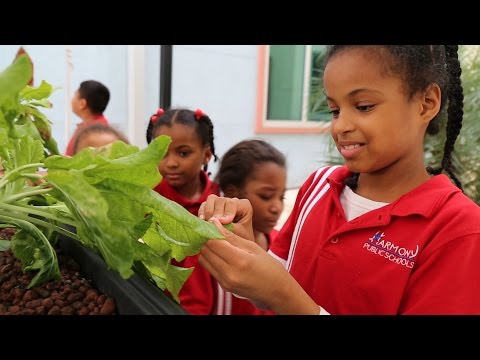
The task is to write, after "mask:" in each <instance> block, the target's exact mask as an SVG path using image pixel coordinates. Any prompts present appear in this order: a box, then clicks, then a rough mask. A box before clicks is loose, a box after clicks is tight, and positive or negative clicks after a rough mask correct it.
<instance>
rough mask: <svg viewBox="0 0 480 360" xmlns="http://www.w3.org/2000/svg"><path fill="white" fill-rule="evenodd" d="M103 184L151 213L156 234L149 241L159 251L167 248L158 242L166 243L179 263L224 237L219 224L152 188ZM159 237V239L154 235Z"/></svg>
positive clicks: (146, 240)
mask: <svg viewBox="0 0 480 360" xmlns="http://www.w3.org/2000/svg"><path fill="white" fill-rule="evenodd" d="M102 185H103V186H105V187H108V188H110V189H112V190H113V191H114V192H115V193H117V194H124V195H125V196H127V197H129V198H130V201H131V202H138V203H140V204H142V206H144V212H145V213H151V214H152V215H153V217H154V220H155V222H156V224H155V226H156V231H155V232H152V231H151V232H148V236H147V237H146V238H145V239H144V240H145V242H146V243H147V244H148V245H149V246H151V247H152V248H156V249H159V250H160V249H164V248H165V244H158V243H157V242H158V241H161V242H166V243H167V244H168V246H169V247H170V249H171V252H172V257H173V258H175V259H176V260H178V261H181V260H183V259H184V258H185V257H186V256H191V255H195V254H197V253H198V252H199V251H200V248H201V247H202V245H203V244H204V243H205V242H206V241H207V240H208V239H220V238H223V236H222V235H221V234H220V232H219V231H218V229H217V228H216V227H215V225H213V224H212V223H209V222H206V221H204V220H201V219H199V218H198V217H197V216H195V215H192V214H190V213H189V212H188V211H187V210H186V209H185V208H184V207H183V206H181V205H179V204H177V203H176V202H174V201H171V200H169V199H167V198H165V197H163V196H161V195H159V194H158V193H157V192H155V191H154V190H152V189H150V188H147V187H144V186H143V187H141V186H136V185H132V184H125V183H122V182H118V181H114V180H105V181H104V182H103V183H102ZM118 210H119V211H120V210H121V209H118ZM155 234H156V235H157V236H154V235H155Z"/></svg>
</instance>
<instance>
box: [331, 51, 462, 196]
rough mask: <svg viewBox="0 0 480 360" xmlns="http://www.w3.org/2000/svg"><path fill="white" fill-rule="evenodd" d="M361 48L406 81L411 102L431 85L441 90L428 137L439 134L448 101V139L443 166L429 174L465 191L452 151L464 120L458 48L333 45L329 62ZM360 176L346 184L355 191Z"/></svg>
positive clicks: (355, 174)
mask: <svg viewBox="0 0 480 360" xmlns="http://www.w3.org/2000/svg"><path fill="white" fill-rule="evenodd" d="M358 47H365V48H368V50H371V51H370V54H374V55H376V56H379V57H381V58H382V60H383V64H385V69H384V71H385V72H386V73H389V74H393V75H396V76H399V77H400V78H401V79H402V80H403V83H404V85H405V91H406V93H407V96H408V97H409V99H412V98H413V97H414V96H415V95H416V94H418V93H420V92H423V91H425V90H426V89H427V88H428V87H429V86H430V85H431V84H432V83H436V84H437V85H438V86H439V87H440V90H441V104H440V111H439V113H438V114H437V115H436V116H435V117H434V118H433V119H432V120H431V121H430V123H429V124H428V127H427V134H429V135H436V134H438V132H439V131H440V119H441V117H442V115H443V108H444V107H445V103H447V100H448V109H447V115H448V117H447V125H446V140H445V146H444V150H443V159H442V163H441V165H440V166H439V167H438V168H432V167H430V166H429V167H427V171H428V173H429V174H431V175H437V174H440V173H442V172H443V171H445V172H446V173H447V174H448V175H449V176H450V178H451V179H452V180H453V182H454V183H455V185H456V186H457V187H459V188H460V189H462V184H461V182H460V180H459V179H458V177H457V175H456V174H455V169H454V168H453V165H452V152H453V149H454V147H455V141H456V140H457V137H458V135H459V133H460V129H461V128H462V119H463V87H462V84H461V80H460V75H461V73H462V69H461V67H460V61H459V59H458V45H334V46H330V47H329V49H328V55H327V62H328V60H329V59H330V58H332V57H333V56H334V55H335V54H338V53H340V52H342V51H344V50H347V49H351V48H358ZM358 177H359V174H358V173H354V174H353V175H352V176H351V177H350V178H348V179H346V180H345V184H346V185H348V186H349V187H351V188H352V189H355V188H356V187H357V182H358Z"/></svg>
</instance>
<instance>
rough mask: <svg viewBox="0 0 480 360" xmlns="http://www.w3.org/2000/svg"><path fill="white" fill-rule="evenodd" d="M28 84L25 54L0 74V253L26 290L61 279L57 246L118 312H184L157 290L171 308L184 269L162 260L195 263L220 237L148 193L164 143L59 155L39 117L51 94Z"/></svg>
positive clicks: (29, 73)
mask: <svg viewBox="0 0 480 360" xmlns="http://www.w3.org/2000/svg"><path fill="white" fill-rule="evenodd" d="M31 76H32V67H31V62H30V61H29V60H28V55H26V54H24V55H21V56H20V57H18V59H16V61H15V62H14V63H13V64H12V65H11V66H9V67H8V68H7V69H6V70H4V71H3V72H2V73H0V161H1V166H2V168H3V170H2V175H1V176H0V227H2V228H6V227H13V228H16V232H15V235H14V236H13V237H12V239H11V241H9V242H7V241H0V249H11V251H13V253H14V255H15V257H16V258H18V259H19V260H21V263H22V270H23V271H25V272H33V273H34V274H35V276H34V277H33V278H32V280H31V282H30V283H29V284H28V288H33V287H35V286H38V285H41V284H44V283H46V282H49V281H55V280H58V279H59V278H60V276H61V274H60V271H59V267H58V261H57V255H56V251H55V247H56V246H57V247H60V248H62V249H63V251H65V252H66V253H68V254H71V255H73V256H75V257H76V259H77V261H79V262H80V265H81V267H82V270H84V271H86V272H87V273H89V274H90V275H93V276H95V274H97V275H98V276H97V279H96V280H95V279H93V280H94V281H95V282H96V283H98V284H100V286H102V287H103V288H104V289H106V290H104V291H105V292H108V291H110V292H116V293H117V294H116V297H117V298H122V299H124V304H123V305H120V306H119V305H118V304H117V307H118V308H119V309H121V308H123V309H124V313H183V311H182V310H181V308H180V306H179V305H178V304H176V303H174V302H173V301H170V299H169V298H168V297H167V296H166V295H164V293H163V291H162V290H165V289H166V290H168V292H169V293H170V294H171V295H172V297H173V299H174V300H176V301H178V293H179V291H180V289H181V287H182V285H183V283H184V282H185V280H186V279H187V278H188V276H189V275H190V273H191V271H192V269H184V268H179V267H176V266H174V265H172V264H171V259H172V258H173V259H175V260H177V261H180V260H182V259H184V258H185V257H186V256H190V255H193V254H196V253H198V252H199V250H200V248H201V246H202V245H203V243H204V242H205V241H206V240H207V239H210V238H221V237H222V236H221V234H220V233H219V232H218V230H217V229H216V228H215V226H214V225H213V224H210V223H207V222H205V221H203V220H200V219H199V218H197V217H195V216H193V215H191V214H190V213H189V212H188V211H186V210H185V209H184V208H183V207H181V206H180V205H178V204H176V203H174V202H172V201H170V200H168V199H166V198H164V197H162V196H160V195H159V194H157V193H156V192H155V191H153V190H152V188H153V187H154V186H155V185H156V184H158V183H159V181H160V180H161V175H160V174H159V172H158V168H157V165H158V163H159V161H160V160H161V159H162V157H163V156H164V155H165V153H166V151H167V148H168V146H169V144H170V141H171V140H170V138H168V137H165V136H163V137H159V138H157V139H155V140H154V141H152V142H151V143H150V145H149V146H148V147H147V148H145V149H142V150H140V149H139V148H137V147H136V146H132V145H127V144H125V143H123V142H116V143H114V144H112V145H110V146H107V147H105V148H101V149H98V150H95V149H92V148H89V149H85V150H83V151H81V152H80V153H78V154H77V155H75V156H73V157H71V158H69V157H64V156H60V155H58V150H57V148H56V143H55V141H54V139H53V138H52V136H51V127H50V122H49V121H48V119H47V118H46V117H45V115H44V114H43V113H41V111H40V110H39V107H42V106H43V107H49V106H51V105H50V103H49V102H48V100H47V99H48V97H49V96H50V94H51V93H52V91H54V89H53V88H52V86H51V85H49V84H48V83H46V82H45V81H42V83H41V85H40V86H38V87H31V86H28V85H27V83H28V81H29V79H30V78H31ZM39 169H43V170H46V171H44V172H39V171H38V170H39ZM127 279H128V280H127ZM115 283H116V284H117V285H115ZM98 284H97V285H98ZM114 288H115V290H112V289H114ZM111 296H115V295H113V294H112V295H111ZM127 303H128V304H127ZM140 303H142V305H139V306H136V305H135V304H137V305H138V304H140Z"/></svg>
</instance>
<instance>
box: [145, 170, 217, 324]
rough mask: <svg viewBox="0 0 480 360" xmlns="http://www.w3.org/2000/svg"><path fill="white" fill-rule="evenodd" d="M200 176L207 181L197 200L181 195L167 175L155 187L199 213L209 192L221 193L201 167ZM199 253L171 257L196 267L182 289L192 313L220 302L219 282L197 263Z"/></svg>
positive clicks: (181, 295)
mask: <svg viewBox="0 0 480 360" xmlns="http://www.w3.org/2000/svg"><path fill="white" fill-rule="evenodd" d="M199 176H200V177H201V178H202V183H204V184H205V189H204V190H203V193H202V195H201V196H200V197H199V198H198V199H197V200H194V201H192V200H190V199H187V198H185V197H183V196H182V195H180V194H179V193H178V192H177V191H176V190H175V188H173V187H172V186H171V185H170V184H169V183H168V182H167V181H166V180H165V179H162V181H161V182H160V184H158V185H157V186H156V187H155V189H154V190H155V191H156V192H158V193H159V194H160V195H162V196H164V197H166V198H167V199H169V200H172V201H175V202H176V203H177V204H179V205H182V206H183V207H184V208H185V209H187V210H188V211H189V212H190V213H192V214H193V215H195V216H197V215H198V209H199V208H200V205H201V204H202V203H203V202H204V201H206V200H207V197H208V195H210V194H215V195H219V194H220V190H219V187H218V184H217V183H214V182H213V181H211V180H210V179H209V178H208V175H207V173H206V172H205V171H203V170H202V171H200V175H199ZM198 256H199V255H194V256H188V257H186V258H185V259H184V260H182V261H180V262H177V261H175V260H172V264H174V265H176V266H181V267H185V268H190V267H195V269H194V270H193V271H192V273H191V274H190V276H189V277H188V279H187V281H185V284H184V285H183V287H182V289H181V290H180V293H179V299H180V305H181V306H182V307H183V308H184V309H185V310H186V311H188V312H189V313H190V314H194V315H209V314H212V313H213V312H214V308H215V304H216V302H217V288H216V286H217V285H216V281H215V279H214V278H213V277H212V276H211V275H210V273H209V272H208V271H207V270H206V269H205V268H204V267H203V266H201V265H200V264H199V263H198Z"/></svg>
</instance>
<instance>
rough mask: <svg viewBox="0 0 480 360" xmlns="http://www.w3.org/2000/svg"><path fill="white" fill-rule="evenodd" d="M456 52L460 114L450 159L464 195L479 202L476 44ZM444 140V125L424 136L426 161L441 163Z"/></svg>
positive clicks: (479, 53)
mask: <svg viewBox="0 0 480 360" xmlns="http://www.w3.org/2000/svg"><path fill="white" fill-rule="evenodd" d="M459 55H460V62H461V65H462V76H461V78H462V85H463V91H464V96H465V99H464V108H463V109H464V116H463V127H462V130H461V131H460V135H459V136H458V139H457V142H456V144H455V150H454V153H453V158H452V159H453V165H454V167H455V170H456V172H457V174H458V176H459V178H460V180H461V182H462V184H463V188H464V191H465V194H466V195H467V196H469V197H470V198H471V199H472V200H473V201H475V202H476V203H477V204H480V47H478V46H460V52H459ZM444 126H445V124H443V127H444ZM444 143H445V129H444V128H442V131H441V133H440V134H438V135H436V136H434V137H430V136H427V140H426V144H425V150H426V151H425V157H426V161H427V163H428V164H431V165H433V166H438V165H439V164H440V163H441V161H442V157H443V146H444Z"/></svg>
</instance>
